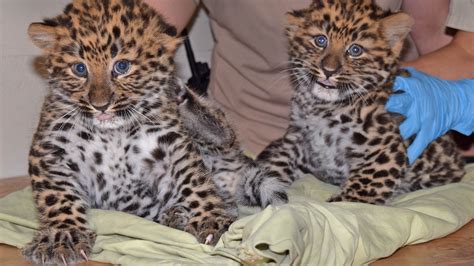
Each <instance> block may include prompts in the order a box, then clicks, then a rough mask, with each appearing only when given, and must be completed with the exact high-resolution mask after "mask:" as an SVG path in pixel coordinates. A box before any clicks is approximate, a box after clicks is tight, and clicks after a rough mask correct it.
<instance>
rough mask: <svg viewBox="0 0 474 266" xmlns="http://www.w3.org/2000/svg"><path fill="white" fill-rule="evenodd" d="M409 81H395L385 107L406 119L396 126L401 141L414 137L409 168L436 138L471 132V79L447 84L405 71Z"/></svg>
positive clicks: (473, 119)
mask: <svg viewBox="0 0 474 266" xmlns="http://www.w3.org/2000/svg"><path fill="white" fill-rule="evenodd" d="M407 70H408V72H410V74H411V77H408V78H405V77H400V76H399V77H397V78H396V79H395V85H394V88H393V90H394V91H404V93H401V94H393V95H392V96H390V98H389V100H388V102H387V104H386V105H385V107H386V108H387V110H388V111H389V112H395V113H400V114H402V115H404V116H405V117H406V119H405V121H403V123H402V124H401V125H400V133H401V135H402V137H403V138H404V139H407V138H410V137H411V136H413V135H415V134H416V138H415V140H414V141H413V143H412V144H411V145H410V147H408V160H409V162H410V164H412V163H413V162H414V161H415V160H416V158H418V157H419V156H420V155H421V154H422V153H423V150H424V149H425V148H426V147H427V146H428V145H429V144H430V143H431V142H432V141H433V140H435V139H436V138H438V137H439V136H441V135H444V134H445V133H446V132H447V131H448V130H450V129H453V130H456V131H458V132H460V133H462V134H465V135H470V134H471V133H472V132H473V130H474V79H465V80H458V81H448V80H442V79H438V78H436V77H433V76H430V75H427V74H425V73H423V72H420V71H417V70H416V69H414V68H407Z"/></svg>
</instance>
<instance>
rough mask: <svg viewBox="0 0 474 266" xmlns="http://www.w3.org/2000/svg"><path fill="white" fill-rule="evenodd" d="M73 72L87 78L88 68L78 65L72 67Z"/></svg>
mask: <svg viewBox="0 0 474 266" xmlns="http://www.w3.org/2000/svg"><path fill="white" fill-rule="evenodd" d="M72 72H73V73H74V74H75V75H77V76H79V77H85V76H87V67H86V65H85V64H84V63H76V64H74V65H72Z"/></svg>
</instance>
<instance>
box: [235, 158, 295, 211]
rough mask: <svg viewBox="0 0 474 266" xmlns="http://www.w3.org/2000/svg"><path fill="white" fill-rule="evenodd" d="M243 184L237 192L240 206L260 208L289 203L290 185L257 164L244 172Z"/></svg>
mask: <svg viewBox="0 0 474 266" xmlns="http://www.w3.org/2000/svg"><path fill="white" fill-rule="evenodd" d="M241 178H242V179H241V183H240V184H239V186H238V188H237V192H236V199H237V202H238V203H239V204H243V205H250V206H260V207H262V208H265V207H267V206H268V205H270V204H271V205H275V206H278V205H282V204H285V203H287V202H288V196H287V194H286V191H287V189H288V187H289V186H290V183H288V182H285V181H284V180H282V179H281V178H280V177H279V176H278V175H272V173H271V172H270V171H268V170H267V169H265V168H262V167H259V166H258V165H257V164H256V163H255V162H253V161H252V162H249V165H248V166H247V167H246V168H245V169H243V170H242V174H241Z"/></svg>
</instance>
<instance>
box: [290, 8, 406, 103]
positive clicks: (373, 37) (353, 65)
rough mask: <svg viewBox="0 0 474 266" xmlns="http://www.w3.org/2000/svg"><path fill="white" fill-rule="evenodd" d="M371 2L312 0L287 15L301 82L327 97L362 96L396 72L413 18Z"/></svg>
mask: <svg viewBox="0 0 474 266" xmlns="http://www.w3.org/2000/svg"><path fill="white" fill-rule="evenodd" d="M373 7H374V4H373V3H372V1H335V3H333V4H331V3H330V1H313V3H312V5H311V6H310V7H309V8H307V9H304V10H298V11H294V12H291V13H289V14H288V19H289V24H290V25H289V27H288V30H287V34H288V37H289V43H290V58H291V64H292V66H293V69H294V73H295V75H294V76H295V77H296V78H295V80H296V83H298V84H297V85H301V86H300V87H305V88H306V89H307V90H310V91H311V93H312V94H313V95H314V96H316V97H318V98H320V99H322V100H325V101H330V102H336V101H342V100H347V99H352V100H353V99H355V98H358V97H360V96H362V95H364V94H366V93H367V92H370V91H373V90H377V89H379V87H381V86H382V85H383V84H385V83H386V82H387V80H388V79H389V78H390V76H391V74H393V73H394V71H395V69H396V65H397V63H398V57H399V55H400V51H401V49H402V47H403V41H404V38H405V36H406V35H407V34H408V32H409V31H410V29H411V26H412V25H413V19H411V18H410V17H409V16H408V15H406V14H404V13H397V14H393V15H392V14H390V13H389V12H384V11H382V10H381V9H380V8H373Z"/></svg>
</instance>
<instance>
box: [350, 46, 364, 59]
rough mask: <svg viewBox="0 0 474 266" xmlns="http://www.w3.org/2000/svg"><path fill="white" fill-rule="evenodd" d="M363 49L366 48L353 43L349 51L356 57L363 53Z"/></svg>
mask: <svg viewBox="0 0 474 266" xmlns="http://www.w3.org/2000/svg"><path fill="white" fill-rule="evenodd" d="M363 51H364V49H363V48H362V47H361V46H360V45H357V44H353V45H351V46H350V47H349V49H347V53H348V54H349V55H350V56H354V57H357V56H359V55H361V54H362V52H363Z"/></svg>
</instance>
